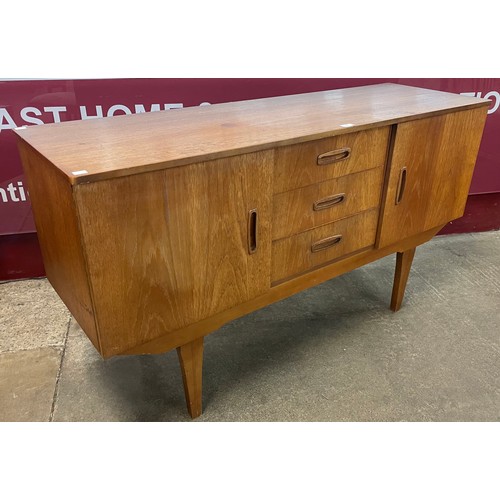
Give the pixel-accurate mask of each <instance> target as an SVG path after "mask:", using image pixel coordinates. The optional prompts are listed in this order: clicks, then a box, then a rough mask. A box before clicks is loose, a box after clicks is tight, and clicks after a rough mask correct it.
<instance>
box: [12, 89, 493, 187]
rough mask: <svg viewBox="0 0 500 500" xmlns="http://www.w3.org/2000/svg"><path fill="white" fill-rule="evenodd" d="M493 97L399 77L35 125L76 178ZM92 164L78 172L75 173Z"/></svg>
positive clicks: (27, 134) (47, 151)
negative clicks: (414, 84)
mask: <svg viewBox="0 0 500 500" xmlns="http://www.w3.org/2000/svg"><path fill="white" fill-rule="evenodd" d="M489 103H490V101H488V100H486V99H478V98H474V97H467V96H461V95H457V94H451V93H447V92H440V91H436V90H428V89H422V88H416V87H408V86H404V85H397V84H392V83H385V84H380V85H368V86H363V87H354V88H348V89H341V90H330V91H325V92H312V93H307V94H297V95H290V96H281V97H271V98H265V99H255V100H250V101H241V102H232V103H224V104H214V105H212V106H202V107H193V108H186V109H176V110H168V111H159V112H155V113H141V114H137V115H124V116H115V117H111V118H102V119H94V120H85V121H70V122H64V123H55V124H46V125H35V126H29V127H27V128H26V129H23V130H17V131H16V133H17V134H19V135H20V136H21V137H23V138H25V139H26V140H27V141H28V142H30V143H31V144H32V146H33V147H34V148H35V149H37V150H38V151H39V152H40V153H41V154H42V155H44V156H45V157H46V158H48V159H49V160H50V161H51V162H52V163H53V164H54V165H56V166H57V168H59V169H61V171H62V172H64V173H65V175H67V176H68V178H69V179H70V182H71V183H72V184H77V183H80V182H87V181H89V180H91V179H92V180H96V179H106V178H112V177H120V176H126V175H130V174H132V173H139V172H146V171H152V170H158V169H162V168H166V167H175V166H179V165H186V164H188V163H194V162H201V161H206V160H211V159H215V158H221V157H226V156H232V155H237V154H241V153H247V152H252V151H257V150H261V149H268V148H272V147H275V146H281V145H287V144H292V143H299V142H304V141H309V140H314V139H320V138H323V137H330V136H332V135H339V134H344V133H349V132H354V131H356V130H358V129H368V128H373V127H380V126H382V125H390V124H392V123H395V122H396V121H398V122H403V121H407V120H413V119H415V118H419V117H420V118H423V117H425V116H431V115H434V114H439V113H443V112H446V111H448V110H453V109H460V108H461V109H466V108H470V107H478V106H479V107H481V106H488V105H489ZM82 170H85V171H86V172H87V173H85V174H80V175H75V174H72V172H75V171H82Z"/></svg>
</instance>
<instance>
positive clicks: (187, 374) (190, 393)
mask: <svg viewBox="0 0 500 500" xmlns="http://www.w3.org/2000/svg"><path fill="white" fill-rule="evenodd" d="M177 355H178V356H179V362H180V365H181V372H182V381H183V383H184V394H185V396H186V403H187V408H188V411H189V414H190V415H191V418H196V417H199V416H200V415H201V411H202V405H201V399H202V398H201V396H202V392H201V381H202V369H203V337H200V338H199V339H196V340H193V341H192V342H189V343H188V344H184V345H181V346H180V347H178V348H177Z"/></svg>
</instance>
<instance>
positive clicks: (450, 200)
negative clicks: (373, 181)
mask: <svg viewBox="0 0 500 500" xmlns="http://www.w3.org/2000/svg"><path fill="white" fill-rule="evenodd" d="M486 113H487V108H485V107H482V108H475V109H470V110H466V111H458V112H454V113H448V114H444V115H439V116H434V117H431V118H423V119H420V120H415V121H410V122H406V123H401V124H399V125H397V129H396V136H395V140H394V146H393V151H392V157H391V159H390V165H389V171H388V176H389V178H388V182H387V187H386V191H385V197H384V201H383V206H382V217H381V222H380V229H379V235H378V240H377V247H378V248H382V247H385V246H388V245H390V244H392V243H395V242H397V241H399V240H402V239H404V238H407V237H410V236H413V235H415V234H418V233H421V232H424V231H427V230H429V229H432V228H435V227H437V226H440V225H444V224H446V223H447V222H449V221H451V220H453V219H457V218H458V217H461V216H462V215H463V213H464V208H465V202H466V201H467V195H468V192H469V187H470V182H471V179H472V173H473V171H474V165H475V163H476V157H477V153H478V150H479V144H480V142H481V136H482V132H483V127H484V122H485V120H486Z"/></svg>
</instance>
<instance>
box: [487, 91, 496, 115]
mask: <svg viewBox="0 0 500 500" xmlns="http://www.w3.org/2000/svg"><path fill="white" fill-rule="evenodd" d="M491 97H494V98H495V104H493V107H492V108H491V109H488V114H489V115H491V113H494V112H495V111H496V110H497V109H498V106H500V94H499V93H498V92H497V91H495V90H492V91H491V92H488V93H487V94H486V95H485V96H484V98H485V99H490V98H491Z"/></svg>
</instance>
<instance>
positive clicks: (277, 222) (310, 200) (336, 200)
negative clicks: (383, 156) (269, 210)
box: [273, 167, 384, 240]
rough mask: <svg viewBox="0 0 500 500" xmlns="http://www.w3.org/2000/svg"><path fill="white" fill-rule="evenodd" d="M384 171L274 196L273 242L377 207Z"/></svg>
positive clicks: (381, 169) (352, 175) (358, 175)
mask: <svg viewBox="0 0 500 500" xmlns="http://www.w3.org/2000/svg"><path fill="white" fill-rule="evenodd" d="M383 178H384V168H383V167H380V168H373V169H371V170H365V171H363V172H360V173H357V174H351V175H346V176H344V177H339V178H337V179H331V180H329V181H326V182H321V183H319V184H313V185H312V186H307V187H305V188H300V189H294V190H293V191H287V192H286V193H280V194H276V195H274V207H273V240H278V239H280V238H286V237H288V236H291V235H293V234H296V233H300V232H302V231H306V230H308V229H311V228H313V227H317V226H321V225H323V224H328V223H329V222H333V221H336V220H338V219H342V218H344V217H348V216H350V215H354V214H356V213H358V212H363V211H364V210H369V209H370V208H375V207H378V206H379V203H380V195H381V190H382V183H383Z"/></svg>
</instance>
